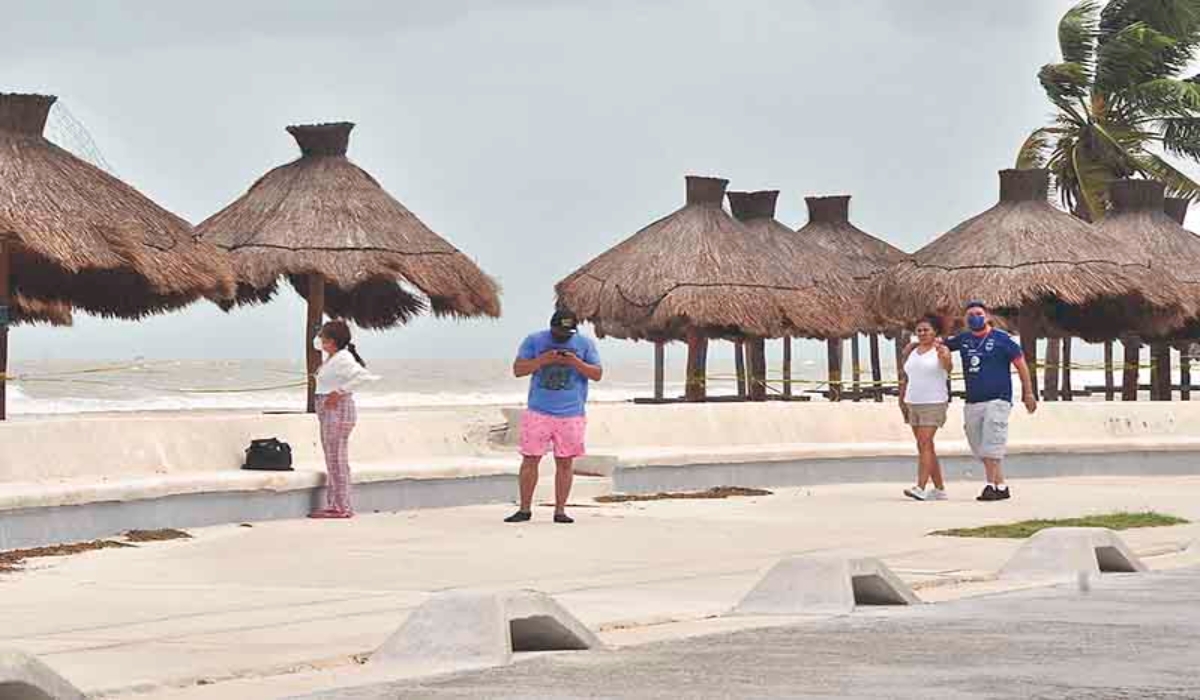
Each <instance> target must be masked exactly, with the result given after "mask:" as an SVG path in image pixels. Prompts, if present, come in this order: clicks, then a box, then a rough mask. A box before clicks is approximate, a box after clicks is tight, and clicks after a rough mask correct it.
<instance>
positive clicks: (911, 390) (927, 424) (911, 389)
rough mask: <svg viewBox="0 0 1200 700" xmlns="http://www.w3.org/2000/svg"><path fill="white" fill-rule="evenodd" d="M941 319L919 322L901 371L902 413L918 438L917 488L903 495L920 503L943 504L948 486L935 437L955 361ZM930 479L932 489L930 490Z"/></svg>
mask: <svg viewBox="0 0 1200 700" xmlns="http://www.w3.org/2000/svg"><path fill="white" fill-rule="evenodd" d="M941 325H942V323H941V319H939V318H937V317H936V316H926V317H925V318H923V319H921V320H920V321H918V322H917V327H916V328H915V331H916V336H917V342H916V344H914V345H910V346H908V349H907V350H905V352H904V357H903V359H902V362H901V369H900V411H901V412H902V413H903V414H904V422H906V423H908V425H909V426H911V427H912V431H913V437H915V438H916V439H917V486H916V488H911V489H904V495H906V496H908V497H909V498H915V499H916V500H918V501H943V500H945V499H946V484H945V482H944V481H943V476H942V465H941V463H940V462H939V461H938V457H937V450H936V449H935V448H934V445H933V436H934V435H935V434H937V431H938V428H940V427H942V426H943V425H945V424H946V407H947V406H948V405H949V403H950V387H949V380H950V370H951V369H953V368H954V361H953V360H952V359H951V357H950V350H949V348H947V347H946V346H945V345H942V343H941V338H940V337H939V336H940V335H941V331H942V328H941ZM930 480H932V481H933V487H932V488H929V487H928V485H929V482H930Z"/></svg>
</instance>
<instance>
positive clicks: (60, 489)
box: [0, 455, 520, 511]
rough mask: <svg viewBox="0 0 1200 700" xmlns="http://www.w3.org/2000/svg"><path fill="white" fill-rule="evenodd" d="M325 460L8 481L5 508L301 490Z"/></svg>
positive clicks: (494, 463) (381, 471)
mask: <svg viewBox="0 0 1200 700" xmlns="http://www.w3.org/2000/svg"><path fill="white" fill-rule="evenodd" d="M519 464H520V463H519V460H518V459H517V458H515V457H512V456H508V455H504V456H496V457H443V458H431V459H426V460H423V461H420V462H413V463H399V464H365V465H359V464H352V465H351V476H352V478H353V480H354V483H355V484H370V483H375V482H386V481H397V480H401V479H457V478H471V477H481V476H498V475H515V474H516V473H517V468H518V466H519ZM324 483H325V467H324V464H315V463H308V464H296V465H295V471H290V472H263V471H248V470H243V469H229V470H226V471H212V472H184V473H176V474H161V475H157V476H139V475H132V476H128V477H123V476H119V475H110V476H104V477H87V478H77V479H63V480H59V481H57V482H26V483H19V482H18V483H8V484H4V485H3V489H2V492H0V511H5V510H15V509H19V508H45V507H51V506H71V505H82V504H86V503H98V502H108V501H118V502H121V501H136V500H144V499H149V498H162V497H165V496H181V495H187V494H196V493H228V492H244V491H270V492H283V491H300V490H310V489H313V488H317V487H320V486H323V485H324Z"/></svg>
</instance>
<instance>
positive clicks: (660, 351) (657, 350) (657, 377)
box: [654, 340, 667, 401]
mask: <svg viewBox="0 0 1200 700" xmlns="http://www.w3.org/2000/svg"><path fill="white" fill-rule="evenodd" d="M666 354H667V353H666V349H665V348H664V347H663V341H661V340H659V341H656V342H655V343H654V398H655V399H656V400H658V401H662V399H663V374H664V370H665V366H666Z"/></svg>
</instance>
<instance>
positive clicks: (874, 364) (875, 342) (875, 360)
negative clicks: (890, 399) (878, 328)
mask: <svg viewBox="0 0 1200 700" xmlns="http://www.w3.org/2000/svg"><path fill="white" fill-rule="evenodd" d="M870 346H871V394H872V396H873V398H874V400H875V401H876V402H880V401H883V367H882V366H881V365H880V363H879V334H878V333H872V334H871V335H870Z"/></svg>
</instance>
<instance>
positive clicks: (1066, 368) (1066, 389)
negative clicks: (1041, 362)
mask: <svg viewBox="0 0 1200 700" xmlns="http://www.w3.org/2000/svg"><path fill="white" fill-rule="evenodd" d="M1062 344H1063V345H1062V400H1063V401H1074V400H1075V395H1074V388H1073V387H1072V386H1071V349H1072V348H1071V345H1072V343H1071V336H1067V337H1066V338H1063V341H1062Z"/></svg>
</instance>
